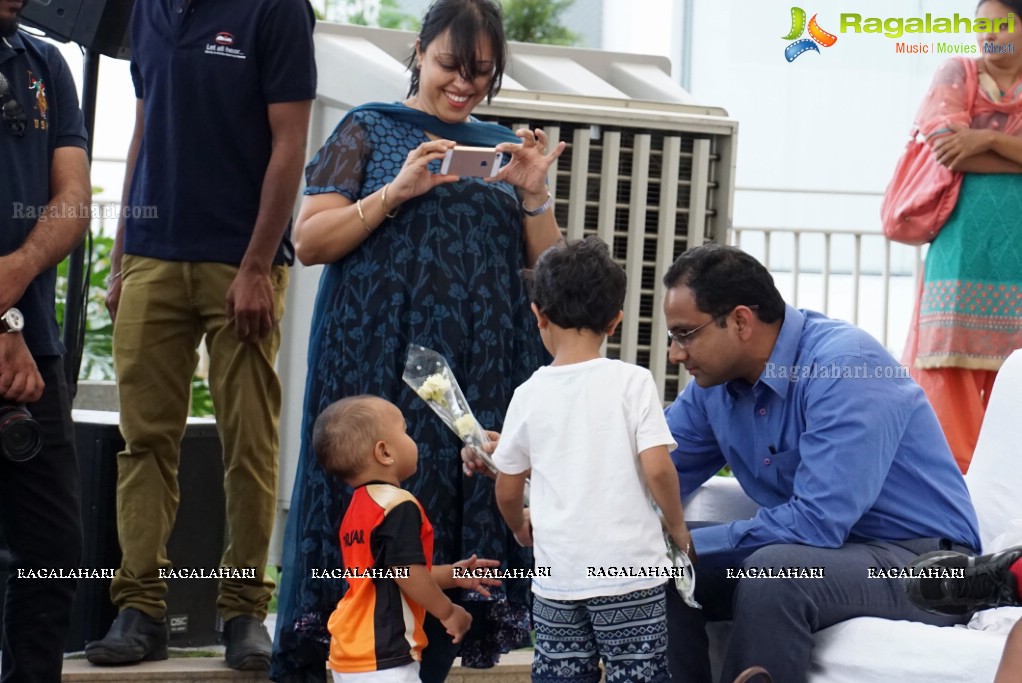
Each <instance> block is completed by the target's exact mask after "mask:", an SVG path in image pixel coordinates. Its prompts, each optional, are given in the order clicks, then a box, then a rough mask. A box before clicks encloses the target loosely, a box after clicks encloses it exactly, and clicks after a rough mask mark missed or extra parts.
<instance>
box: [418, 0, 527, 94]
mask: <svg viewBox="0 0 1022 683" xmlns="http://www.w3.org/2000/svg"><path fill="white" fill-rule="evenodd" d="M447 29H450V30H451V35H450V42H451V53H452V54H453V55H454V58H455V60H456V61H457V68H458V71H460V72H461V77H462V78H464V79H465V80H466V81H474V80H475V79H476V78H477V77H478V76H482V75H483V73H482V72H480V71H478V70H477V69H476V48H477V47H478V46H479V39H480V38H481V37H483V36H486V37H488V38H489V39H490V43H491V45H492V48H493V76H492V78H490V87H489V89H488V90H487V92H486V102H487V103H489V102H490V100H492V99H493V96H494V95H496V94H497V93H498V92H500V84H501V81H502V80H503V78H504V66H505V65H506V63H507V39H506V38H505V37H504V22H503V19H502V15H501V10H500V5H499V4H497V3H496V2H494V1H493V0H436V1H435V2H434V3H433V4H432V5H430V6H429V9H427V10H426V14H425V16H424V17H423V18H422V29H421V30H420V31H419V50H421V51H422V52H423V53H425V52H426V48H428V47H429V44H430V43H432V42H433V41H434V40H435V39H436V38H437V37H438V36H440V35H441V34H442V33H443V32H444V31H446V30H447ZM408 69H409V71H411V72H412V77H411V83H410V84H409V86H408V96H409V97H411V96H412V95H417V94H418V93H419V67H418V65H417V63H416V55H415V50H412V54H411V56H410V57H409V58H408Z"/></svg>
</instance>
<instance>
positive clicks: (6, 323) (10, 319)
mask: <svg viewBox="0 0 1022 683" xmlns="http://www.w3.org/2000/svg"><path fill="white" fill-rule="evenodd" d="M23 329H25V316H23V315H22V314H21V311H19V310H18V309H16V308H8V309H7V312H6V313H4V314H3V315H0V334H5V333H7V332H21V331H22V330H23Z"/></svg>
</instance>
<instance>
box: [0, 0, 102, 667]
mask: <svg viewBox="0 0 1022 683" xmlns="http://www.w3.org/2000/svg"><path fill="white" fill-rule="evenodd" d="M22 7H23V4H22V3H21V2H20V0H0V166H2V168H3V170H2V171H0V424H2V425H5V426H6V425H11V423H10V420H12V419H15V420H16V416H17V415H18V409H17V404H25V405H24V406H23V407H24V408H27V409H28V411H30V412H31V415H32V418H33V419H34V420H35V421H36V422H38V423H39V426H40V430H39V431H40V434H41V438H42V442H41V449H40V450H39V452H38V454H37V455H35V456H34V457H30V458H29V459H25V458H27V457H29V456H31V454H32V453H33V452H34V449H33V448H27V449H19V448H18V447H17V446H18V444H17V443H15V440H12V439H11V438H10V437H11V436H12V435H11V433H10V431H11V429H10V426H7V427H6V428H4V427H0V527H2V529H3V535H4V538H5V540H6V544H7V546H8V548H10V556H11V564H10V567H9V570H8V571H9V572H10V579H9V580H8V584H7V598H6V602H7V604H6V611H5V615H4V616H5V619H4V624H3V633H2V636H3V658H2V660H0V672H2V679H3V680H4V681H5V682H6V681H12V682H13V681H17V682H18V683H27V682H33V683H35V682H40V683H42V682H44V681H45V682H46V683H58V682H59V681H60V671H61V667H62V665H63V660H64V653H63V651H64V643H65V641H66V640H67V634H68V631H69V630H70V627H71V606H72V604H73V601H74V594H75V580H74V579H61V578H48V577H50V576H53V575H54V574H56V575H58V576H59V575H61V573H63V574H64V575H67V574H68V573H69V572H70V571H72V570H75V569H77V568H78V564H79V562H80V561H81V553H82V524H81V507H80V498H79V484H78V460H77V458H76V457H75V447H74V425H73V423H72V421H71V400H70V397H69V394H68V389H67V382H66V380H65V378H64V370H63V359H62V354H63V346H62V344H61V343H60V339H59V336H58V333H57V321H56V317H55V315H54V301H55V299H54V283H55V282H56V267H55V266H56V264H57V263H58V262H59V261H61V260H62V259H63V258H64V257H65V256H67V254H68V253H69V252H70V251H71V250H72V249H73V248H74V247H75V245H76V244H78V243H79V242H80V241H81V239H82V235H84V233H85V231H86V230H87V229H88V225H89V202H90V182H89V164H88V159H87V158H86V154H85V128H84V126H83V123H82V113H81V110H80V109H79V108H78V95H77V93H76V92H75V85H74V81H73V80H72V79H71V74H70V72H69V71H68V68H67V64H66V63H65V62H64V59H63V58H62V57H61V56H60V53H59V52H57V49H56V48H54V47H53V46H52V45H50V44H48V43H44V42H42V41H40V40H37V39H36V38H33V37H32V36H29V35H28V34H23V33H20V32H18V31H17V25H18V18H19V14H20V12H21V9H22Z"/></svg>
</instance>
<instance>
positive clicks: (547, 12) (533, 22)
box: [504, 0, 578, 45]
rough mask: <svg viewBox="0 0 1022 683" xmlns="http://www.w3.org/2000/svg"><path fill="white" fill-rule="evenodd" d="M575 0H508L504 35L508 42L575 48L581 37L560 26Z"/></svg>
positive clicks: (506, 0)
mask: <svg viewBox="0 0 1022 683" xmlns="http://www.w3.org/2000/svg"><path fill="white" fill-rule="evenodd" d="M574 3H575V0H505V1H504V33H505V34H506V35H507V39H508V40H516V41H518V42H522V43H545V44H548V45H575V44H576V43H577V42H578V36H577V35H576V34H575V33H573V32H571V31H569V30H568V29H567V28H566V27H565V26H563V25H562V24H561V13H562V12H564V10H566V9H568V8H569V7H571V6H572V5H573V4H574Z"/></svg>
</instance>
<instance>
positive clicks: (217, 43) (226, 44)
mask: <svg viewBox="0 0 1022 683" xmlns="http://www.w3.org/2000/svg"><path fill="white" fill-rule="evenodd" d="M234 42H235V39H234V34H233V33H228V32H227V31H220V32H219V33H217V34H216V36H215V37H214V38H213V42H212V43H207V44H206V54H207V55H219V56H220V57H234V58H235V59H246V58H247V57H246V55H245V53H244V52H242V51H241V50H239V49H238V48H235V47H231V46H232V45H234Z"/></svg>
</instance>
